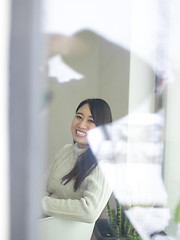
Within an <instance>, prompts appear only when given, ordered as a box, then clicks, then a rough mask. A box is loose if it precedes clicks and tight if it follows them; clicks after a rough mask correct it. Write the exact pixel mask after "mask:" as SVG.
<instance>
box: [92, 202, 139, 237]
mask: <svg viewBox="0 0 180 240" xmlns="http://www.w3.org/2000/svg"><path fill="white" fill-rule="evenodd" d="M115 205H116V208H115V209H114V208H111V205H110V201H108V203H107V205H106V214H107V219H98V220H97V222H96V224H95V229H94V234H95V236H96V239H97V240H141V238H140V236H139V235H138V233H137V232H136V230H135V229H134V227H133V225H132V223H131V222H130V221H129V219H128V218H127V217H126V215H125V212H124V211H125V208H123V207H122V206H121V205H120V204H119V202H118V200H117V199H116V198H115Z"/></svg>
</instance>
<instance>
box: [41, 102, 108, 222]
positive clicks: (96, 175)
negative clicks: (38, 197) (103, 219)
mask: <svg viewBox="0 0 180 240" xmlns="http://www.w3.org/2000/svg"><path fill="white" fill-rule="evenodd" d="M110 122H112V115H111V110H110V107H109V105H108V104H107V103H106V102H105V101H104V100H102V99H99V98H93V99H86V100H84V101H82V102H81V103H80V104H79V106H78V107H77V109H76V113H75V116H74V118H73V120H72V126H71V131H72V136H73V141H74V143H73V144H67V145H65V146H64V147H63V148H62V149H61V150H60V151H59V152H58V153H57V155H56V157H55V160H54V161H53V162H52V163H51V165H50V168H49V173H48V174H49V175H48V181H47V190H48V193H47V196H45V197H44V198H43V202H42V206H43V210H44V213H45V214H46V215H47V216H60V217H63V218H66V219H69V220H75V221H80V222H89V223H93V222H95V221H96V220H97V219H98V217H99V216H100V214H101V212H102V211H103V209H104V207H105V206H106V204H107V201H108V200H109V198H110V195H111V193H112V190H111V188H110V187H109V186H108V184H107V182H106V179H105V178H104V176H103V174H102V173H101V171H100V169H99V167H98V165H97V161H96V159H95V157H94V155H93V154H92V152H91V150H90V148H89V145H88V141H87V132H88V130H90V129H92V128H95V127H96V126H99V125H102V124H106V123H110Z"/></svg>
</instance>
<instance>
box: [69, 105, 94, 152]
mask: <svg viewBox="0 0 180 240" xmlns="http://www.w3.org/2000/svg"><path fill="white" fill-rule="evenodd" d="M95 127H96V125H95V123H94V120H93V118H92V115H91V112H90V109H89V105H88V104H87V103H86V104H84V105H83V106H82V107H80V108H79V110H78V111H77V113H76V115H75V117H74V118H73V121H72V125H71V132H72V136H73V139H74V141H75V142H77V143H78V146H79V148H88V141H87V131H88V130H90V129H92V128H95Z"/></svg>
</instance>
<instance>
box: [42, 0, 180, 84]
mask: <svg viewBox="0 0 180 240" xmlns="http://www.w3.org/2000/svg"><path fill="white" fill-rule="evenodd" d="M178 9H179V1H178V0H174V1H167V0H165V1H162V0H158V1H157V0H151V1H149V0H144V1H141V0H128V1H122V0H111V1H110V0H106V1H103V0H99V1H95V0H92V1H83V0H78V1H72V0H67V1H65V2H62V1H58V0H44V1H43V9H42V30H43V32H45V33H48V34H52V33H57V34H63V35H67V36H70V35H73V34H74V33H75V32H77V31H80V30H82V29H89V30H92V31H93V32H96V33H97V34H99V35H102V36H103V37H104V38H106V39H107V40H109V41H111V42H113V43H115V44H118V45H119V46H122V47H124V48H126V49H128V50H130V51H133V52H134V53H135V54H137V55H138V56H139V57H141V58H142V59H143V60H144V61H145V62H147V63H148V64H149V65H150V66H152V68H153V69H154V70H155V71H156V72H157V74H160V75H163V77H164V78H167V77H169V74H170V73H169V72H170V71H171V70H172V69H171V67H172V68H174V67H176V65H177V61H176V62H175V63H174V59H179V44H178V42H179V41H178V40H179V38H178V36H179V34H180V29H179V27H178V24H177V22H179V11H178ZM170 46H172V47H170ZM171 48H172V49H171ZM171 60H173V66H171V63H170V62H171ZM177 69H178V68H177V67H176V70H177ZM168 80H169V79H168Z"/></svg>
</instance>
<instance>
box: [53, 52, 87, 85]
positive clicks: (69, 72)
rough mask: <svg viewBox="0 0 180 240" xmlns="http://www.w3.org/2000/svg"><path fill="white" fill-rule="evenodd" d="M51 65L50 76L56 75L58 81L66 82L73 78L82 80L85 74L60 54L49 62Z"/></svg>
mask: <svg viewBox="0 0 180 240" xmlns="http://www.w3.org/2000/svg"><path fill="white" fill-rule="evenodd" d="M48 65H49V72H48V75H49V77H56V78H57V80H58V82H60V83H64V82H69V81H71V80H81V79H82V78H83V77H84V76H83V75H82V74H80V73H78V72H77V71H75V70H74V69H73V68H71V67H70V66H69V65H67V64H66V63H65V62H64V61H63V60H62V58H61V56H60V55H56V56H55V57H53V58H51V59H50V60H49V62H48Z"/></svg>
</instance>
